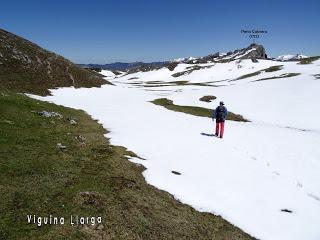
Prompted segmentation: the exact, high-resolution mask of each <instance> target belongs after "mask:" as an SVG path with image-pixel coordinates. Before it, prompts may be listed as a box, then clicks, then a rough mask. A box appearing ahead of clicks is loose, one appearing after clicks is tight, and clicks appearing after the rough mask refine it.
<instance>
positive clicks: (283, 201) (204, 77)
mask: <svg viewBox="0 0 320 240" xmlns="http://www.w3.org/2000/svg"><path fill="white" fill-rule="evenodd" d="M275 66H276V67H275ZM271 67H274V68H275V69H272V70H270V68H271ZM189 70H192V71H189ZM188 71H189V72H188ZM102 73H103V74H105V75H106V79H108V80H109V81H110V82H112V83H113V84H114V85H104V86H102V87H101V88H80V89H75V88H60V89H55V90H52V91H51V93H52V96H48V97H39V96H34V95H33V97H35V98H38V99H41V100H45V101H52V102H54V103H56V104H61V105H64V106H68V107H72V108H77V109H83V110H85V111H86V112H88V113H89V114H90V115H92V117H93V118H95V119H97V120H98V121H99V122H100V123H101V124H103V126H105V127H106V128H107V129H108V130H109V131H110V132H109V133H108V134H107V137H108V138H110V141H111V143H112V144H114V145H122V146H124V147H126V148H128V149H129V150H131V151H133V152H135V153H136V154H137V155H138V156H139V157H141V159H140V158H132V159H131V160H132V161H133V162H136V163H139V164H143V165H144V166H145V167H146V168H147V170H145V172H144V176H145V178H146V180H147V182H148V183H150V184H152V185H154V186H156V187H157V188H160V189H163V190H165V191H168V192H169V193H171V194H173V195H174V196H175V197H176V198H177V199H179V200H180V201H181V202H184V203H186V204H189V205H191V206H193V207H194V208H196V209H197V210H199V211H206V212H211V213H214V214H217V215H221V216H222V217H223V218H224V219H226V220H228V221H229V222H231V223H232V224H234V225H236V226H238V227H240V228H241V229H243V230H244V231H245V232H247V233H249V234H251V235H252V236H254V237H256V238H259V239H263V240H294V239H297V240H298V239H299V240H300V239H310V240H313V239H314V240H317V239H320V227H319V223H320V177H319V172H320V147H319V146H320V124H319V123H320V114H319V113H318V109H319V103H320V95H319V92H320V79H319V78H318V77H317V76H319V74H320V60H316V61H314V62H313V63H311V64H298V63H297V62H278V61H272V60H259V61H258V63H254V62H252V61H251V60H241V61H240V60H236V61H231V62H227V63H206V64H184V63H180V64H178V65H177V66H176V67H175V68H174V70H173V71H170V70H169V69H168V68H166V67H163V68H161V69H158V70H154V71H147V72H136V73H132V74H128V75H125V74H124V75H119V76H115V75H114V74H113V73H112V72H110V71H103V72H102ZM179 73H181V74H179ZM172 75H174V76H172ZM205 95H214V96H216V97H217V98H216V99H215V100H214V101H212V102H202V101H199V98H201V97H203V96H205ZM158 98H168V99H170V100H172V101H173V102H174V103H175V104H179V105H188V106H200V107H205V108H209V109H213V108H215V107H216V106H217V105H218V103H219V101H221V100H223V101H224V102H225V104H226V107H227V108H228V110H230V111H232V112H234V113H236V114H241V115H243V116H244V117H245V118H246V119H248V120H250V122H235V121H227V122H226V127H225V137H224V139H218V138H214V137H209V136H205V135H203V134H202V133H205V134H212V133H213V131H214V123H213V122H212V120H211V119H209V118H204V117H198V116H193V115H188V114H185V113H179V112H174V111H170V110H168V109H165V108H164V107H162V106H157V105H154V104H153V103H151V102H150V101H152V100H154V99H158ZM172 171H176V172H178V173H181V175H177V174H173V173H172Z"/></svg>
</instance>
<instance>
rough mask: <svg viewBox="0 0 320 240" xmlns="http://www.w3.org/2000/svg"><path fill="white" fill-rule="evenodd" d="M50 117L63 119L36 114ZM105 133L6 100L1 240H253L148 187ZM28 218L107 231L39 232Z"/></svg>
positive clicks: (1, 109)
mask: <svg viewBox="0 0 320 240" xmlns="http://www.w3.org/2000/svg"><path fill="white" fill-rule="evenodd" d="M43 110H46V111H53V112H57V113H60V114H61V115H62V116H63V118H61V119H59V118H58V117H50V118H46V117H43V116H40V115H39V114H37V112H39V111H43ZM68 118H72V119H75V120H76V122H77V124H74V125H73V124H71V123H70V119H69V120H68ZM105 133H106V132H105V130H104V129H103V128H102V126H101V125H99V124H98V123H97V122H96V121H94V120H92V119H91V118H90V117H89V116H88V115H87V114H85V113H84V112H83V111H79V110H74V109H70V108H65V107H62V106H57V105H54V104H50V103H45V102H41V101H37V100H33V99H30V98H28V97H25V96H23V95H19V94H15V93H11V92H6V93H4V92H0V155H1V158H0V203H1V204H0V239H148V240H149V239H221V240H222V239H224V240H225V239H228V240H231V239H234V240H241V239H252V238H251V237H250V236H249V235H247V234H245V233H243V232H242V231H241V230H240V229H238V228H236V227H234V226H233V225H231V224H230V223H228V222H226V221H225V220H223V219H222V218H221V217H219V216H214V215H212V214H209V213H199V212H197V211H195V210H194V209H193V208H191V207H189V206H187V205H184V204H181V203H179V202H178V201H177V200H175V199H174V198H173V197H172V196H171V195H170V194H168V193H166V192H164V191H160V190H158V189H156V188H154V187H152V186H150V185H148V184H146V182H145V180H144V178H143V176H142V174H141V172H142V171H143V170H144V168H143V167H141V166H139V165H136V164H134V163H131V162H129V161H128V160H127V158H126V157H125V155H131V156H134V154H133V153H131V152H128V151H127V150H126V149H125V148H123V147H119V146H112V145H110V144H109V142H108V140H107V139H106V138H105V137H104V135H103V134H105ZM79 135H81V137H79ZM57 143H61V144H62V145H65V146H66V149H64V150H60V149H58V148H57ZM141 161H142V162H143V160H141ZM27 214H36V215H38V216H48V215H49V214H52V215H54V216H64V217H66V219H67V218H68V217H69V216H70V215H71V214H73V215H81V216H96V217H97V216H101V217H102V223H101V224H99V225H95V226H91V225H86V226H81V225H78V226H72V225H70V224H69V223H68V222H67V221H66V223H65V224H64V225H44V226H41V227H37V226H36V225H34V224H27Z"/></svg>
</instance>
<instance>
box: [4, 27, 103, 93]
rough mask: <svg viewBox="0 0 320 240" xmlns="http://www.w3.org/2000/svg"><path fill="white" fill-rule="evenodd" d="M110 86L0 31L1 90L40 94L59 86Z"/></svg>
mask: <svg viewBox="0 0 320 240" xmlns="http://www.w3.org/2000/svg"><path fill="white" fill-rule="evenodd" d="M106 83H108V82H107V81H106V80H104V79H103V78H102V76H101V75H100V74H98V73H96V72H94V71H90V70H86V69H81V68H80V67H78V66H76V65H75V64H73V63H72V62H71V61H69V60H67V59H65V58H63V57H62V56H59V55H57V54H55V53H53V52H49V51H47V50H45V49H43V48H41V47H39V46H38V45H36V44H34V43H32V42H30V41H28V40H26V39H23V38H21V37H19V36H17V35H14V34H12V33H9V32H7V31H5V30H3V29H0V87H1V88H5V89H10V90H16V91H20V92H30V93H35V94H40V95H46V94H49V91H48V89H50V88H57V87H67V86H74V87H98V86H101V85H102V84H106Z"/></svg>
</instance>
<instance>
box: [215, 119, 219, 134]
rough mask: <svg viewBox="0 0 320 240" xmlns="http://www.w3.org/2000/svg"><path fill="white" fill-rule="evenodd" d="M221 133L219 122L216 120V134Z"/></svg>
mask: <svg viewBox="0 0 320 240" xmlns="http://www.w3.org/2000/svg"><path fill="white" fill-rule="evenodd" d="M218 135H219V123H218V122H217V121H216V136H218Z"/></svg>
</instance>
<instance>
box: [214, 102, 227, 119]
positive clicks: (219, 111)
mask: <svg viewBox="0 0 320 240" xmlns="http://www.w3.org/2000/svg"><path fill="white" fill-rule="evenodd" d="M227 116H228V110H227V108H226V107H225V106H220V105H219V106H218V107H217V108H216V109H215V110H214V111H213V112H212V119H216V120H217V122H224V121H225V120H226V118H227Z"/></svg>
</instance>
